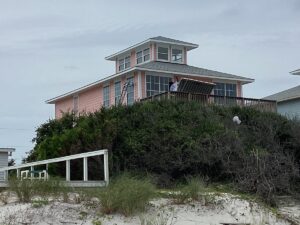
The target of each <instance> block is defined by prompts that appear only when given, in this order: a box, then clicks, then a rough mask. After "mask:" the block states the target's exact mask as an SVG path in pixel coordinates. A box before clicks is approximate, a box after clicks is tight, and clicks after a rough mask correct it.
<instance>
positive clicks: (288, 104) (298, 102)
mask: <svg viewBox="0 0 300 225" xmlns="http://www.w3.org/2000/svg"><path fill="white" fill-rule="evenodd" d="M277 112H278V113H280V114H281V115H284V116H287V117H288V118H290V119H292V118H295V117H297V118H298V119H300V99H295V100H290V101H285V102H279V103H277Z"/></svg>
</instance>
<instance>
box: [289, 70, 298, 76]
mask: <svg viewBox="0 0 300 225" xmlns="http://www.w3.org/2000/svg"><path fill="white" fill-rule="evenodd" d="M290 74H292V75H300V69H297V70H294V71H291V72H290Z"/></svg>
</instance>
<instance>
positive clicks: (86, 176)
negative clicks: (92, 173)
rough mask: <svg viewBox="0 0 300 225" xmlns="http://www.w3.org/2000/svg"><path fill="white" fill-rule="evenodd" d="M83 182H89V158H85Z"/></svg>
mask: <svg viewBox="0 0 300 225" xmlns="http://www.w3.org/2000/svg"><path fill="white" fill-rule="evenodd" d="M83 180H84V181H88V161H87V157H84V158H83Z"/></svg>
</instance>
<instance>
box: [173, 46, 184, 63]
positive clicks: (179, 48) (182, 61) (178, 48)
mask: <svg viewBox="0 0 300 225" xmlns="http://www.w3.org/2000/svg"><path fill="white" fill-rule="evenodd" d="M173 49H176V50H181V51H182V58H181V62H178V61H173V60H172V57H173ZM170 60H171V62H172V63H178V64H184V60H185V59H184V48H181V47H171V56H170Z"/></svg>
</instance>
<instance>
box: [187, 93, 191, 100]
mask: <svg viewBox="0 0 300 225" xmlns="http://www.w3.org/2000/svg"><path fill="white" fill-rule="evenodd" d="M188 101H191V93H190V92H189V93H188Z"/></svg>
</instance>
